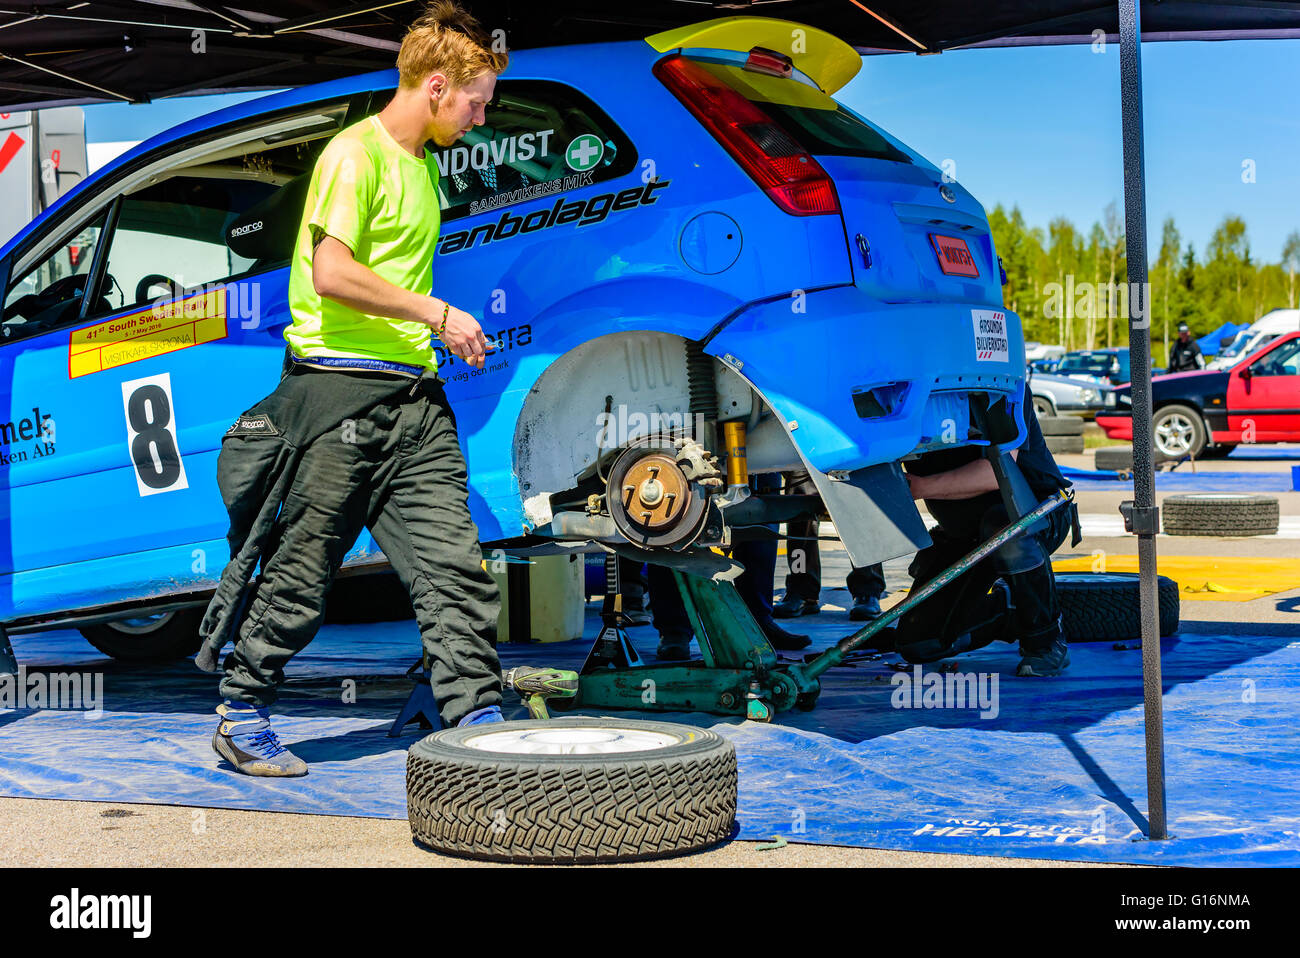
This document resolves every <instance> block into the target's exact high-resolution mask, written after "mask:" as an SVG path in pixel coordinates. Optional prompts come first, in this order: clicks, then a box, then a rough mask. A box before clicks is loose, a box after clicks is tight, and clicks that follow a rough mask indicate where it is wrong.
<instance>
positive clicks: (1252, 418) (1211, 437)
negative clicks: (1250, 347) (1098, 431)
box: [1097, 332, 1300, 459]
mask: <svg viewBox="0 0 1300 958" xmlns="http://www.w3.org/2000/svg"><path fill="white" fill-rule="evenodd" d="M1151 400H1152V408H1153V410H1154V415H1153V426H1154V429H1155V450H1156V455H1157V456H1159V457H1162V458H1165V459H1181V458H1182V457H1184V456H1188V455H1191V456H1196V457H1200V458H1214V457H1221V456H1226V455H1227V454H1228V453H1229V452H1231V451H1232V450H1233V449H1234V448H1235V447H1236V446H1237V444H1238V443H1243V442H1249V443H1256V442H1300V332H1295V333H1288V334H1286V335H1284V336H1279V337H1278V338H1277V339H1275V340H1273V341H1272V342H1270V343H1268V344H1267V345H1266V346H1263V347H1262V348H1260V349H1258V350H1256V351H1255V352H1253V353H1251V354H1250V355H1249V356H1247V357H1246V358H1244V359H1243V360H1242V361H1241V362H1239V363H1237V365H1235V366H1233V367H1232V368H1231V369H1203V370H1197V371H1195V372H1188V373H1171V374H1169V375H1167V376H1156V377H1155V378H1154V379H1152V381H1151ZM1115 403H1116V405H1115V408H1114V409H1113V410H1111V409H1108V410H1106V411H1105V412H1104V413H1101V414H1099V415H1098V416H1097V425H1099V426H1101V428H1102V429H1104V430H1106V435H1107V436H1109V437H1110V438H1111V439H1132V438H1133V415H1132V407H1131V403H1132V400H1131V398H1130V393H1129V387H1128V386H1121V387H1120V388H1119V389H1117V390H1115Z"/></svg>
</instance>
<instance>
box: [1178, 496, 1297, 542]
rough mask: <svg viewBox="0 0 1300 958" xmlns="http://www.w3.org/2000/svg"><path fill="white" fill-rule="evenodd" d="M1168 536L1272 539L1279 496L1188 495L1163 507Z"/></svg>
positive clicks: (1275, 528) (1276, 524) (1278, 512)
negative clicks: (1259, 537) (1262, 537)
mask: <svg viewBox="0 0 1300 958" xmlns="http://www.w3.org/2000/svg"><path fill="white" fill-rule="evenodd" d="M1160 512H1161V515H1162V517H1163V518H1162V523H1163V526H1164V533H1165V535H1167V536H1271V535H1273V534H1275V533H1276V532H1277V527H1278V519H1279V514H1280V509H1279V506H1278V501H1277V497H1276V496H1265V495H1259V494H1251V495H1240V494H1231V493H1222V492H1189V493H1184V494H1182V495H1177V496H1166V497H1165V500H1164V502H1163V503H1162V504H1161V506H1160Z"/></svg>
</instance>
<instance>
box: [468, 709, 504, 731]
mask: <svg viewBox="0 0 1300 958" xmlns="http://www.w3.org/2000/svg"><path fill="white" fill-rule="evenodd" d="M505 720H506V719H505V716H504V715H502V714H501V706H499V705H489V706H487V707H486V708H481V709H475V710H474V711H473V712H470V713H469V714H468V715H466V716H465V717H464V718H463V719H461V720H460V721H459V722H457V723H456V727H457V728H460V727H461V726H464V725H491V724H493V723H494V722H504V721H505Z"/></svg>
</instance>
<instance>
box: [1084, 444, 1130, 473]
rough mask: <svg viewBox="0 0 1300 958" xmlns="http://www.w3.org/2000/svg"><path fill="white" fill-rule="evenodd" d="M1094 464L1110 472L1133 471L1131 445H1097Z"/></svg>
mask: <svg viewBox="0 0 1300 958" xmlns="http://www.w3.org/2000/svg"><path fill="white" fill-rule="evenodd" d="M1094 465H1095V466H1096V467H1097V468H1098V469H1101V470H1107V471H1110V472H1132V471H1133V447H1132V446H1098V447H1097V458H1096V460H1095V461H1094Z"/></svg>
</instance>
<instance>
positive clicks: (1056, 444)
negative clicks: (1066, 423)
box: [1043, 436, 1083, 456]
mask: <svg viewBox="0 0 1300 958" xmlns="http://www.w3.org/2000/svg"><path fill="white" fill-rule="evenodd" d="M1043 441H1044V442H1046V443H1047V449H1048V451H1049V452H1051V453H1052V454H1053V455H1057V456H1060V455H1076V454H1078V453H1081V452H1083V436H1044V437H1043Z"/></svg>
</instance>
